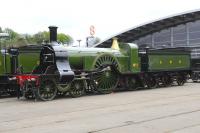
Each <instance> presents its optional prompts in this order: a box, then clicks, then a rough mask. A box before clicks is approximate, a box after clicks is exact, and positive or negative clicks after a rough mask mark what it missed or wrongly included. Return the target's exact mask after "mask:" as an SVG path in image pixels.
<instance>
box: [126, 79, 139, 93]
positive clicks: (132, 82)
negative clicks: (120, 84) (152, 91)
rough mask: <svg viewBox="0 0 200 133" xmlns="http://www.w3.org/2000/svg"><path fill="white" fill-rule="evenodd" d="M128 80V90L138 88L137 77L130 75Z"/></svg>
mask: <svg viewBox="0 0 200 133" xmlns="http://www.w3.org/2000/svg"><path fill="white" fill-rule="evenodd" d="M126 80H127V81H126V82H127V83H126V84H127V85H128V87H127V89H128V90H137V89H138V87H139V85H138V81H137V79H136V78H133V77H128V78H127V79H126Z"/></svg>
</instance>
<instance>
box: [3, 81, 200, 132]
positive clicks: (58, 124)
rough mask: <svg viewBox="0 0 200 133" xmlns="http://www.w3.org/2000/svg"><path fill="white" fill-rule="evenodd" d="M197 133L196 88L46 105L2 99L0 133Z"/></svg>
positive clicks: (199, 104) (199, 98)
mask: <svg viewBox="0 0 200 133" xmlns="http://www.w3.org/2000/svg"><path fill="white" fill-rule="evenodd" d="M96 132H97V133H163V132H165V133H199V132H200V83H187V84H185V85H184V86H173V87H166V88H159V89H151V90H140V91H128V92H117V93H112V94H108V95H95V96H84V97H80V98H68V97H65V98H59V99H56V100H54V101H50V102H34V101H31V100H29V101H27V100H17V99H16V98H1V99H0V133H96Z"/></svg>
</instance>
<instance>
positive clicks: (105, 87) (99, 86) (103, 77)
mask: <svg viewBox="0 0 200 133" xmlns="http://www.w3.org/2000/svg"><path fill="white" fill-rule="evenodd" d="M118 67H119V66H118V62H117V61H116V59H115V58H114V57H113V56H112V55H109V54H103V55H101V56H100V57H98V58H97V60H96V62H95V68H96V69H101V71H100V72H98V73H96V74H94V75H93V77H92V80H93V82H94V86H95V88H96V90H97V91H98V92H99V93H101V94H107V93H111V92H112V91H113V89H115V88H116V86H117V84H118V82H119V74H118V72H117V70H118Z"/></svg>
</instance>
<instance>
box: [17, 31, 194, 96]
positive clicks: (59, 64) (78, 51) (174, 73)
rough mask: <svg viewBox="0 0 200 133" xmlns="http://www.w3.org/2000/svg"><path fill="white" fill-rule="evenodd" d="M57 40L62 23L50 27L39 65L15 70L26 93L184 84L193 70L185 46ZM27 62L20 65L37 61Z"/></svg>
mask: <svg viewBox="0 0 200 133" xmlns="http://www.w3.org/2000/svg"><path fill="white" fill-rule="evenodd" d="M56 41H57V27H50V42H51V43H50V44H47V45H44V46H43V47H42V48H41V52H40V57H39V59H40V60H39V65H38V66H37V67H35V68H34V69H33V71H32V73H30V74H18V75H16V78H17V81H18V84H19V85H20V90H21V91H22V92H23V95H24V96H25V97H26V98H29V97H31V96H34V97H36V98H39V99H41V100H52V99H54V98H55V96H56V95H57V94H58V93H59V94H65V93H67V92H68V93H69V94H70V95H71V96H72V97H79V96H82V95H84V94H85V93H103V94H105V93H111V92H112V91H114V90H117V89H121V88H123V89H128V90H135V89H138V88H140V87H147V88H155V87H157V86H170V85H172V84H173V83H175V82H176V83H177V84H178V85H183V84H184V83H185V82H186V79H187V75H188V74H189V72H190V53H189V52H188V51H185V50H183V49H154V50H151V49H138V46H137V45H136V44H132V43H120V44H118V42H117V39H116V38H114V39H113V45H112V47H111V48H80V47H65V46H63V45H59V44H58V43H57V42H56ZM19 57H20V56H19ZM21 58H26V57H23V56H21ZM36 58H37V59H38V57H36ZM37 59H35V58H33V59H32V60H34V61H33V62H34V63H35V62H38V61H37ZM21 61H22V62H23V61H24V62H27V60H26V59H21ZM27 63H28V64H26V63H25V64H23V63H22V65H21V67H22V68H24V66H26V67H27V68H29V69H32V68H33V67H32V66H35V65H34V64H29V62H27Z"/></svg>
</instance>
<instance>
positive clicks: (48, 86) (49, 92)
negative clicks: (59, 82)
mask: <svg viewBox="0 0 200 133" xmlns="http://www.w3.org/2000/svg"><path fill="white" fill-rule="evenodd" d="M37 94H38V97H39V98H40V99H41V100H43V101H50V100H53V99H54V98H55V96H56V94H57V87H56V84H55V82H54V81H52V80H44V81H43V82H42V83H41V85H40V88H39V89H38V91H37Z"/></svg>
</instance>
